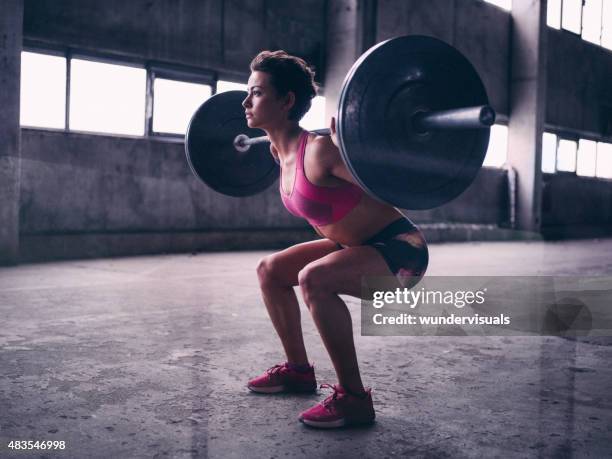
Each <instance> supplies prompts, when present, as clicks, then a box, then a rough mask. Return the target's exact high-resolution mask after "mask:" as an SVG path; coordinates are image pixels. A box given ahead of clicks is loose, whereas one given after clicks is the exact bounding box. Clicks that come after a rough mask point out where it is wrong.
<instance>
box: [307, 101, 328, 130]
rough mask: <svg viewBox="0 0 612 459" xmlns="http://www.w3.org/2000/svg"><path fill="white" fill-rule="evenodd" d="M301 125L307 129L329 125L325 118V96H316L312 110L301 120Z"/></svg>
mask: <svg viewBox="0 0 612 459" xmlns="http://www.w3.org/2000/svg"><path fill="white" fill-rule="evenodd" d="M300 126H302V128H304V129H306V130H307V131H308V130H310V131H312V130H314V129H323V128H326V127H329V126H328V125H327V121H326V120H325V97H323V96H315V97H314V99H312V105H311V107H310V110H308V112H307V113H306V114H305V115H304V117H303V118H302V119H301V120H300Z"/></svg>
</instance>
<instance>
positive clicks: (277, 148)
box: [242, 51, 428, 428]
mask: <svg viewBox="0 0 612 459" xmlns="http://www.w3.org/2000/svg"><path fill="white" fill-rule="evenodd" d="M250 69H251V75H250V78H249V81H248V95H247V97H246V99H245V100H244V102H243V104H242V105H243V106H244V109H245V115H246V119H247V124H248V126H249V127H251V128H259V129H262V130H264V131H265V132H266V134H267V135H268V137H269V138H270V141H271V145H270V152H271V154H272V155H273V156H274V157H275V159H276V160H277V161H278V162H279V164H280V168H281V179H280V186H279V188H280V195H281V198H282V201H283V203H284V205H285V207H286V208H287V209H288V210H289V212H291V213H292V214H294V215H296V216H299V217H303V218H305V219H306V220H308V222H309V223H310V224H311V225H312V226H313V227H314V229H315V230H316V231H317V233H318V234H319V235H320V236H321V238H322V239H319V240H315V241H311V242H305V243H302V244H297V245H295V246H293V247H289V248H288V249H285V250H282V251H280V252H278V253H274V254H272V255H268V256H266V257H264V258H263V259H262V260H261V261H260V263H259V265H258V267H257V274H258V277H259V283H260V286H261V291H262V294H263V299H264V302H265V304H266V308H267V310H268V313H269V315H270V319H271V320H272V323H273V325H274V328H275V329H276V332H277V333H278V336H279V337H280V340H281V342H282V345H283V348H284V351H285V354H286V356H287V361H286V362H284V363H282V364H278V365H275V366H273V367H271V368H269V369H268V370H267V371H266V372H264V373H263V374H262V375H261V376H259V377H257V378H254V379H252V380H251V381H249V383H248V388H249V389H250V390H252V391H254V392H261V393H278V392H309V391H313V392H314V391H316V388H317V383H316V379H315V375H314V368H313V367H312V366H311V365H310V364H309V362H308V357H307V355H306V349H305V347H304V340H303V336H302V328H301V323H300V309H299V306H298V300H297V297H296V294H295V292H294V289H293V287H295V286H299V287H300V289H301V292H302V294H303V297H304V302H305V303H306V305H307V306H308V309H309V310H310V313H311V315H312V317H313V320H314V322H315V324H316V327H317V329H318V331H319V333H320V335H321V338H322V339H323V343H324V345H325V348H326V349H327V352H328V353H329V356H330V358H331V360H332V362H333V365H334V369H335V371H336V375H337V377H338V384H336V385H333V386H332V385H329V384H327V385H322V386H321V387H329V388H331V389H332V390H333V394H332V395H330V396H329V397H327V398H326V399H325V400H324V401H323V402H322V403H320V404H318V405H315V406H314V407H312V408H310V409H309V410H307V411H304V412H303V413H301V414H300V417H299V420H300V421H302V422H303V423H305V424H307V425H310V426H314V427H325V428H329V427H340V426H344V425H350V424H365V423H371V422H373V421H374V417H375V414H374V408H373V405H372V396H371V390H370V389H365V388H364V386H363V383H362V381H361V376H360V374H359V366H358V364H357V356H356V353H355V346H354V343H353V329H352V322H351V316H350V313H349V310H348V309H347V307H346V304H345V303H344V301H343V300H342V299H341V298H340V296H339V295H350V296H354V297H361V278H362V276H381V275H382V276H396V277H397V278H398V281H400V283H402V285H404V283H403V281H406V279H412V280H414V277H421V276H423V274H424V273H425V270H426V268H427V263H428V250H427V245H426V242H425V239H424V238H423V235H422V234H421V232H420V231H419V230H418V228H416V227H415V226H414V225H413V224H412V222H410V221H409V220H408V219H406V218H404V217H403V216H402V214H400V213H399V212H398V211H397V210H396V209H395V208H393V207H391V206H389V205H387V204H383V203H381V202H379V201H377V200H375V199H373V198H371V197H370V196H368V195H367V194H365V193H364V192H363V190H362V189H361V188H360V187H359V186H358V185H357V183H356V182H355V180H354V178H353V177H352V176H351V174H350V173H349V172H348V170H347V168H346V166H345V164H344V163H343V161H342V158H341V156H340V152H339V150H338V146H337V139H336V138H335V120H334V119H333V118H332V120H331V123H330V124H331V126H330V128H331V131H332V135H331V136H317V135H314V134H311V133H309V132H307V131H305V130H303V129H302V128H301V127H300V126H299V124H298V123H299V121H300V119H301V118H302V116H303V115H304V114H305V113H306V112H307V111H308V110H309V109H310V104H311V99H312V98H313V97H314V96H315V94H316V85H315V83H314V72H313V71H312V70H311V69H310V68H309V67H308V65H307V64H306V63H305V62H304V61H303V60H302V59H300V58H298V57H295V56H290V55H288V54H287V53H285V52H284V51H274V52H272V51H263V52H261V53H260V54H258V55H257V56H256V57H255V59H253V61H252V62H251V65H250Z"/></svg>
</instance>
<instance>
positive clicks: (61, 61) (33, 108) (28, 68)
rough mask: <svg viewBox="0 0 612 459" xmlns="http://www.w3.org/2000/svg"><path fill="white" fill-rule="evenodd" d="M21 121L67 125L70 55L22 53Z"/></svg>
mask: <svg viewBox="0 0 612 459" xmlns="http://www.w3.org/2000/svg"><path fill="white" fill-rule="evenodd" d="M20 104H21V107H20V114H19V117H20V123H21V125H22V126H33V127H43V128H57V129H64V128H65V127H66V58H65V57H61V56H51V55H49V54H40V53H31V52H25V51H24V52H22V53H21V95H20Z"/></svg>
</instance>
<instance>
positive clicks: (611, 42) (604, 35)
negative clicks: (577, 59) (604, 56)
mask: <svg viewBox="0 0 612 459" xmlns="http://www.w3.org/2000/svg"><path fill="white" fill-rule="evenodd" d="M601 18H602V19H601V24H602V27H601V46H603V47H604V48H608V49H612V2H611V1H610V0H606V1H605V2H603V9H602V12H601Z"/></svg>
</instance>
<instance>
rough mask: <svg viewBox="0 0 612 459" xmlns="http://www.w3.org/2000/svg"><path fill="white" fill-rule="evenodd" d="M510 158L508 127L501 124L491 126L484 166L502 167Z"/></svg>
mask: <svg viewBox="0 0 612 459" xmlns="http://www.w3.org/2000/svg"><path fill="white" fill-rule="evenodd" d="M507 156H508V127H507V126H502V125H501V124H494V125H493V126H491V136H490V137H489V148H488V149H487V154H486V156H485V159H484V163H483V166H489V167H502V166H503V165H504V163H505V162H506V159H507Z"/></svg>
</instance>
